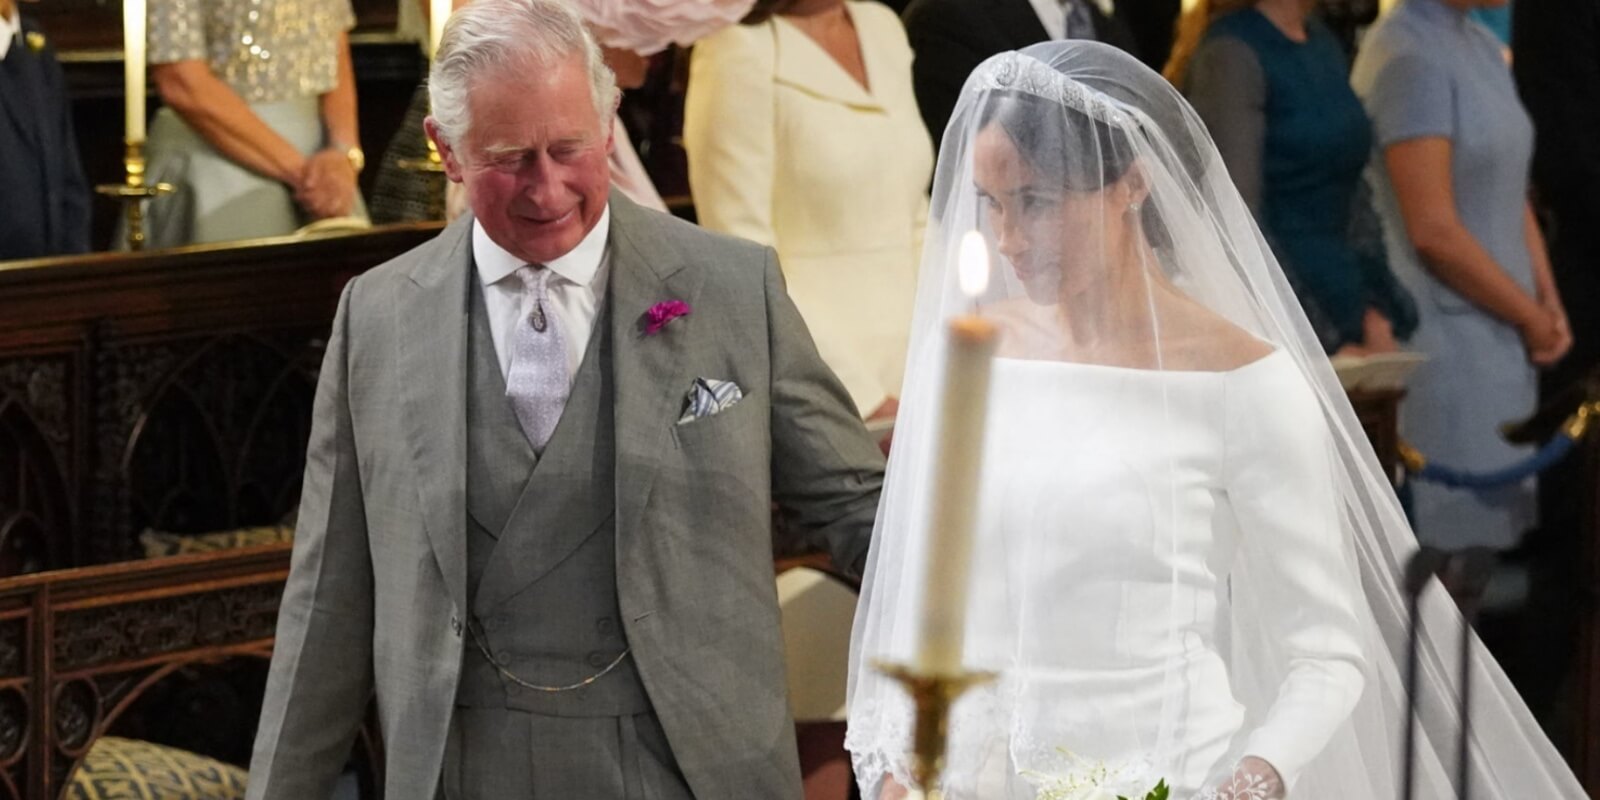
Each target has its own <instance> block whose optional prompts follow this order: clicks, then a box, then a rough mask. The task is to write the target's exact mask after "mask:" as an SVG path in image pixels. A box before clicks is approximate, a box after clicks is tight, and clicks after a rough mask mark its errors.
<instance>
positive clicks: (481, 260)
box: [472, 203, 611, 286]
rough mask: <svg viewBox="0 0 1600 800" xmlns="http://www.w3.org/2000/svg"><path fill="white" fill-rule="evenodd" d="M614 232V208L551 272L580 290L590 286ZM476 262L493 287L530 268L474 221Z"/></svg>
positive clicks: (481, 275) (481, 277)
mask: <svg viewBox="0 0 1600 800" xmlns="http://www.w3.org/2000/svg"><path fill="white" fill-rule="evenodd" d="M610 232H611V204H610V203H607V204H606V207H605V210H604V211H601V212H600V221H599V222H596V223H595V225H594V228H593V229H592V230H590V231H589V233H588V235H586V236H584V237H583V241H581V242H578V246H577V247H574V248H572V250H571V251H570V252H568V253H567V254H566V255H564V256H562V257H560V258H557V259H554V260H552V261H551V262H550V263H548V264H545V266H546V267H549V268H550V271H551V272H554V273H555V274H557V275H560V276H561V277H562V278H563V279H565V280H568V281H571V282H573V283H575V284H578V285H579V286H589V285H591V284H592V283H593V282H594V279H595V275H596V274H597V273H599V271H600V261H601V259H602V258H603V257H604V256H605V253H606V239H607V237H608V236H609V235H610ZM472 260H473V261H474V262H475V263H476V264H477V265H478V280H480V281H482V282H483V285H484V286H490V285H493V284H496V283H499V282H500V281H502V280H505V279H506V278H507V277H509V276H510V275H511V274H512V273H514V272H516V271H517V270H519V269H521V268H522V267H524V266H527V263H528V262H526V261H523V260H522V259H520V258H518V257H516V256H514V255H512V254H511V253H509V252H507V251H506V249H505V248H504V247H501V246H500V245H498V244H495V241H494V240H493V239H490V238H489V234H488V233H487V232H485V231H484V229H483V225H481V224H479V223H478V221H477V220H473V221H472Z"/></svg>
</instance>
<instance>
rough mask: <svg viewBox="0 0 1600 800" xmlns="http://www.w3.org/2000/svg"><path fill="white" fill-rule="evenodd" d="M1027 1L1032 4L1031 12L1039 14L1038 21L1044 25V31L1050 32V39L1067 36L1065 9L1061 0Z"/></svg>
mask: <svg viewBox="0 0 1600 800" xmlns="http://www.w3.org/2000/svg"><path fill="white" fill-rule="evenodd" d="M1029 2H1031V3H1032V4H1033V13H1035V14H1038V15H1039V22H1040V23H1042V24H1043V25H1044V32H1045V33H1047V34H1050V38H1051V39H1052V40H1056V39H1065V38H1067V9H1066V8H1065V6H1063V5H1062V2H1061V0H1029ZM1068 2H1071V0H1068Z"/></svg>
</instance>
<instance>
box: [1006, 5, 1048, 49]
mask: <svg viewBox="0 0 1600 800" xmlns="http://www.w3.org/2000/svg"><path fill="white" fill-rule="evenodd" d="M994 23H995V25H996V26H997V27H999V28H1000V33H1001V34H1002V35H1004V36H1005V37H1006V49H1007V50H1021V49H1022V48H1024V47H1027V46H1028V45H1030V44H1038V43H1039V42H1043V41H1048V40H1049V39H1050V34H1049V33H1048V32H1047V31H1045V29H1044V23H1043V22H1040V21H1039V14H1038V12H1036V11H1034V10H1033V4H1032V3H1030V2H1028V0H1000V2H998V3H995V8H994Z"/></svg>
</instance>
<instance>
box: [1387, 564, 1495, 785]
mask: <svg viewBox="0 0 1600 800" xmlns="http://www.w3.org/2000/svg"><path fill="white" fill-rule="evenodd" d="M1494 562H1495V553H1494V551H1493V550H1491V549H1489V548H1487V547H1471V548H1467V549H1465V550H1461V551H1459V552H1450V551H1445V550H1440V549H1438V548H1435V547H1426V546H1425V547H1423V548H1422V549H1421V550H1419V551H1417V554H1416V555H1414V556H1412V558H1411V561H1410V563H1408V564H1407V565H1406V574H1405V591H1406V601H1407V606H1408V608H1409V612H1410V616H1411V618H1410V630H1409V632H1408V640H1409V641H1408V645H1407V653H1406V732H1405V766H1404V770H1405V772H1404V783H1403V784H1402V786H1401V796H1402V797H1403V798H1404V800H1412V798H1413V796H1414V792H1415V786H1414V784H1415V772H1416V760H1417V758H1416V756H1417V753H1416V747H1417V744H1416V736H1417V734H1416V726H1417V677H1418V676H1417V671H1418V666H1419V662H1420V660H1421V654H1420V647H1421V636H1422V631H1421V627H1422V626H1421V620H1420V619H1419V615H1418V610H1419V598H1420V597H1421V595H1422V591H1423V589H1425V588H1427V586H1428V582H1429V581H1430V580H1431V579H1433V578H1435V577H1438V578H1440V579H1441V580H1442V582H1443V583H1444V584H1445V586H1446V587H1447V588H1448V589H1449V590H1450V592H1451V595H1452V597H1454V598H1455V599H1456V602H1457V605H1458V607H1459V608H1460V610H1461V617H1462V631H1461V649H1460V653H1459V660H1458V667H1457V670H1458V675H1457V680H1458V681H1459V682H1460V684H1461V691H1460V694H1459V695H1458V696H1457V697H1458V699H1457V706H1456V712H1457V715H1458V717H1459V718H1460V720H1461V727H1460V728H1459V730H1458V732H1457V736H1456V797H1457V798H1460V800H1467V798H1468V797H1469V796H1470V792H1471V786H1470V783H1471V763H1472V762H1471V739H1472V734H1471V731H1472V726H1471V720H1472V717H1471V702H1472V641H1473V637H1472V626H1473V623H1474V622H1476V621H1477V617H1478V610H1479V608H1480V607H1481V605H1482V600H1483V591H1484V588H1485V587H1486V586H1487V585H1488V583H1489V578H1490V576H1491V575H1492V574H1493V572H1494Z"/></svg>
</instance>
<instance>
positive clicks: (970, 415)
mask: <svg viewBox="0 0 1600 800" xmlns="http://www.w3.org/2000/svg"><path fill="white" fill-rule="evenodd" d="M958 266H959V274H960V279H961V290H962V292H963V293H965V294H966V295H967V296H968V297H971V298H974V299H976V298H978V297H980V296H982V295H983V292H984V290H985V289H986V288H988V284H989V248H988V245H987V244H986V243H985V242H984V240H983V235H982V234H980V233H978V232H977V231H971V232H969V233H967V235H966V237H964V238H963V239H962V240H961V250H960V262H959V265H958ZM947 341H948V351H947V353H946V356H945V370H944V385H943V387H942V389H941V392H940V404H939V428H938V430H939V438H938V444H937V446H936V460H935V461H934V463H935V464H937V465H938V466H937V467H936V470H937V471H936V473H935V474H934V484H933V493H932V498H933V509H932V513H931V514H930V515H929V517H928V537H929V547H928V563H927V580H926V583H925V584H924V585H923V601H922V631H921V634H922V635H921V639H920V641H919V649H918V652H917V666H918V667H919V668H921V670H922V671H923V672H924V673H928V674H933V675H953V674H955V673H957V672H959V671H960V669H961V650H962V640H963V638H964V636H965V632H966V631H965V629H966V616H967V589H968V586H967V584H968V582H969V577H970V574H971V571H972V538H973V528H974V526H975V525H976V522H977V506H978V476H979V470H980V466H981V463H982V456H983V427H984V420H985V417H986V415H987V414H988V403H989V366H990V363H991V361H992V359H993V358H994V351H995V345H996V344H997V343H998V341H999V331H998V330H996V328H995V326H994V324H993V323H991V322H989V321H987V320H984V319H982V318H980V317H978V316H977V315H976V314H965V315H961V316H957V317H955V318H954V319H952V320H950V322H949V324H948V329H947Z"/></svg>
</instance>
